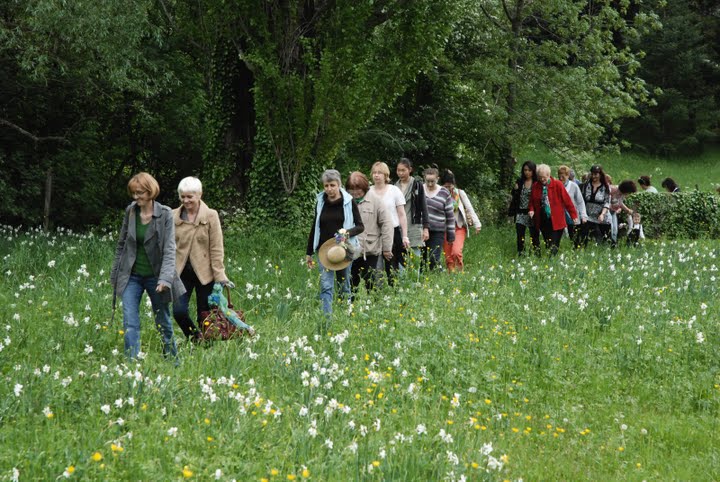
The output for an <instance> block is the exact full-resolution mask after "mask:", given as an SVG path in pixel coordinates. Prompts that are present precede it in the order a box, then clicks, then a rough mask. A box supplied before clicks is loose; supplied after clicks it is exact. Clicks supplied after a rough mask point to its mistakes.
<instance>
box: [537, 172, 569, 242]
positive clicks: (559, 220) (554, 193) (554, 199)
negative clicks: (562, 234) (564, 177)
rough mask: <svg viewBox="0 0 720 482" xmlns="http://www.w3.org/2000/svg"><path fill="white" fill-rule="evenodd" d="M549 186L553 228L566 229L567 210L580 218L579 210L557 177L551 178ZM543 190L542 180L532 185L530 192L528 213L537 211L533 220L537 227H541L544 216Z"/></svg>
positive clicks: (555, 229)
mask: <svg viewBox="0 0 720 482" xmlns="http://www.w3.org/2000/svg"><path fill="white" fill-rule="evenodd" d="M547 188H548V201H550V219H551V220H552V226H553V230H554V231H557V230H559V229H565V227H566V226H567V223H566V222H565V210H567V212H568V213H570V217H571V218H572V219H577V218H578V213H577V210H576V209H575V205H574V204H573V202H572V199H570V196H569V195H568V193H567V191H566V190H565V186H563V183H562V182H560V181H558V180H557V179H553V178H552V177H551V178H550V182H548V185H547ZM542 192H543V185H542V184H541V183H540V182H536V183H534V184H533V186H532V191H531V192H530V203H529V204H528V213H531V212H533V211H534V212H535V214H534V215H533V222H534V223H535V227H536V228H538V229H540V220H541V218H542V215H541V211H542Z"/></svg>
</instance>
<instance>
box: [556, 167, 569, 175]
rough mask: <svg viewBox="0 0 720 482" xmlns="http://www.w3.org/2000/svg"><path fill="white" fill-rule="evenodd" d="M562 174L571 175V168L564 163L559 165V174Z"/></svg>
mask: <svg viewBox="0 0 720 482" xmlns="http://www.w3.org/2000/svg"><path fill="white" fill-rule="evenodd" d="M561 174H566V175H568V176H569V175H570V168H569V167H567V166H564V165H563V166H560V167H558V176H560V175H561Z"/></svg>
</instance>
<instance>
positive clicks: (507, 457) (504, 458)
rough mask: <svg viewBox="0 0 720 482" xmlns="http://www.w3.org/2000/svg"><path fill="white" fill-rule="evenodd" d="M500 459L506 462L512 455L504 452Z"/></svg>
mask: <svg viewBox="0 0 720 482" xmlns="http://www.w3.org/2000/svg"><path fill="white" fill-rule="evenodd" d="M500 460H501V461H502V463H504V464H506V463H508V460H510V457H509V456H508V455H507V454H504V455H502V456H501V457H500Z"/></svg>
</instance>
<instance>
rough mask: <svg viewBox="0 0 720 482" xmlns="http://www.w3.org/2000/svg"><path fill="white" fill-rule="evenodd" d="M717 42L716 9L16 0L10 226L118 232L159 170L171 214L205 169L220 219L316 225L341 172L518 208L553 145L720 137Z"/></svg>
mask: <svg viewBox="0 0 720 482" xmlns="http://www.w3.org/2000/svg"><path fill="white" fill-rule="evenodd" d="M663 22H664V23H666V24H667V26H666V28H665V29H662V28H661V24H662V23H663ZM686 31H687V34H686V33H685V32H686ZM717 32H718V22H717V10H716V7H714V6H713V5H712V2H705V1H700V0H687V1H682V2H674V3H673V4H672V5H665V2H661V1H657V2H656V1H651V2H639V1H634V0H622V1H613V2H586V1H581V0H553V1H543V2H537V1H527V0H506V1H502V2H500V1H492V2H475V1H470V0H452V1H446V2H436V1H430V0H420V1H413V2H407V1H404V0H368V1H365V2H359V3H358V2H350V3H338V2H332V1H328V0H322V1H315V2H306V1H300V0H290V1H284V2H279V1H277V0H263V1H261V2H257V1H250V0H230V1H220V0H199V1H197V2H182V1H176V0H157V1H148V0H143V1H139V2H133V3H132V5H131V6H128V7H127V8H125V7H122V8H121V7H118V6H117V5H115V4H110V3H108V2H89V3H87V2H80V3H78V2H75V3H72V5H70V6H68V5H66V4H65V3H63V2H56V1H53V0H30V1H27V2H20V1H17V0H13V1H9V2H5V3H3V4H2V6H0V74H2V78H3V79H4V82H3V83H2V86H0V94H1V95H2V99H3V101H2V104H0V141H1V142H0V144H1V145H2V148H0V189H3V191H4V192H5V194H6V199H8V200H9V202H7V203H4V204H3V205H2V206H0V216H2V219H3V221H6V222H10V223H12V224H20V223H23V224H25V225H38V224H40V223H44V224H45V225H46V226H49V225H51V224H56V225H66V226H73V227H80V226H86V225H96V224H99V223H103V222H107V221H109V220H111V219H113V218H114V217H116V214H115V213H117V212H118V211H119V210H120V209H121V207H122V206H123V205H124V204H125V203H126V202H127V197H126V193H125V192H124V191H125V190H124V185H125V183H126V181H127V179H128V177H129V176H130V175H131V174H133V173H135V172H137V171H140V170H146V171H149V172H151V173H152V174H153V175H155V177H156V178H158V180H159V181H160V184H161V186H162V188H163V189H162V192H161V197H160V201H161V202H165V203H168V204H172V205H175V204H176V202H177V201H176V195H175V192H174V191H175V190H174V186H175V185H176V184H177V182H178V181H179V179H180V178H182V177H184V176H186V175H198V176H200V177H201V178H202V179H203V180H204V181H205V185H206V189H205V191H206V192H205V197H206V199H207V200H208V201H209V202H210V203H211V204H212V205H213V206H215V207H218V208H223V209H231V208H232V209H237V208H239V209H240V210H241V211H242V212H244V213H246V214H247V215H249V216H250V217H251V218H252V220H254V221H261V222H271V223H280V224H290V225H298V223H300V222H301V221H302V220H303V219H304V218H306V217H307V216H309V215H310V212H311V210H312V208H311V206H310V205H311V200H312V193H313V192H314V191H316V190H317V177H318V173H319V172H321V171H322V169H324V168H326V167H331V166H337V167H340V168H341V170H342V171H343V172H346V171H348V170H349V169H351V168H353V169H354V168H361V169H363V170H367V168H368V167H369V165H370V164H371V162H374V161H376V160H378V159H382V160H385V161H389V162H390V163H391V164H393V163H394V161H395V160H396V159H397V158H399V157H400V156H409V157H411V158H412V159H414V160H415V161H416V162H417V163H418V164H420V165H427V164H429V163H432V162H434V163H437V164H439V165H441V167H450V168H452V169H454V170H455V171H456V174H457V176H458V179H459V182H460V184H461V185H463V186H464V187H467V188H468V189H469V190H470V191H475V192H476V193H478V195H479V198H480V199H479V204H481V205H482V206H483V208H484V209H487V211H488V212H490V213H494V212H498V211H499V207H500V206H502V204H503V202H504V199H503V198H504V190H505V188H506V187H507V185H508V183H509V182H510V180H511V178H512V177H514V174H513V172H512V171H513V170H514V168H515V167H516V166H515V164H514V163H515V159H516V158H517V156H518V153H519V152H523V151H526V150H527V149H531V148H532V147H533V146H536V145H538V146H544V147H547V148H549V149H552V150H554V151H555V152H557V153H560V154H561V155H563V156H565V157H566V158H570V159H572V158H573V157H574V156H577V155H578V153H581V152H588V151H590V150H592V149H594V148H596V147H598V146H602V145H616V144H619V143H622V141H623V139H625V137H626V134H628V135H630V137H631V140H633V141H635V140H637V142H640V143H641V144H643V142H644V141H643V140H647V139H648V138H649V137H648V136H650V137H651V138H652V139H653V140H652V142H651V143H650V144H651V145H654V146H658V148H657V149H655V148H652V150H654V151H659V152H671V151H672V150H674V149H676V148H677V149H681V148H684V147H688V146H689V147H694V148H698V149H699V148H700V147H701V146H703V145H704V144H705V143H706V142H709V141H711V140H712V139H713V138H714V136H715V134H716V131H717V126H718V119H717V115H716V112H715V111H716V110H717V109H715V108H714V107H713V106H716V105H717V100H716V97H717V85H718V82H716V80H717V77H716V76H717V51H716V47H714V45H715V44H716V43H717V42H714V40H716V39H717ZM645 51H646V52H647V55H645V53H644V52H645ZM667 57H672V58H673V59H675V60H673V61H672V62H664V59H665V58H667ZM678 66H680V67H681V68H678ZM668 69H669V70H668ZM687 79H692V80H687ZM656 88H660V89H662V92H661V91H660V90H658V89H656ZM654 103H657V106H653V105H652V104H654ZM645 106H647V108H646V107H645ZM638 113H641V114H642V119H640V120H639V121H638V123H636V124H632V126H631V125H630V124H626V126H629V127H627V130H626V131H625V130H622V129H621V128H620V126H621V124H620V122H621V121H622V119H624V118H627V117H633V116H637V115H638ZM658 118H662V119H665V120H664V121H661V122H660V121H657V122H656V121H655V120H653V119H658ZM678 122H679V123H681V124H682V125H678V124H677V123H678ZM654 124H657V125H658V126H660V127H659V128H657V129H655V128H652V129H648V128H647V126H648V125H650V126H652V125H654ZM643 126H645V127H643ZM650 131H652V134H651V135H650V134H648V132H650ZM636 134H637V135H636ZM670 134H672V135H670ZM638 135H639V137H638ZM658 136H662V138H663V139H662V142H658V141H656V140H655V139H656V138H657V137H658ZM638 139H639V140H638ZM641 141H643V142H641ZM643 145H646V146H647V145H649V144H648V143H647V142H645V144H643ZM20 186H22V187H20Z"/></svg>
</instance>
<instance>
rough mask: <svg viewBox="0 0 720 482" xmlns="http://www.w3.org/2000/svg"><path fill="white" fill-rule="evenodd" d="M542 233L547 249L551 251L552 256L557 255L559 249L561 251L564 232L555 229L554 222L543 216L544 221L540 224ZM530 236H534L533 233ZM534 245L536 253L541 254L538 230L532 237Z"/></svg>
mask: <svg viewBox="0 0 720 482" xmlns="http://www.w3.org/2000/svg"><path fill="white" fill-rule="evenodd" d="M540 232H541V233H542V236H543V239H544V240H545V249H547V250H549V251H550V255H551V256H554V255H556V254H557V252H558V249H560V240H561V239H562V235H563V230H562V229H553V226H552V220H551V219H550V218H546V217H545V216H543V220H542V221H541V223H540ZM530 234H531V235H532V234H533V233H532V232H531V233H530ZM532 245H533V250H534V251H535V253H536V254H540V233H538V232H537V230H535V233H534V236H532Z"/></svg>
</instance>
